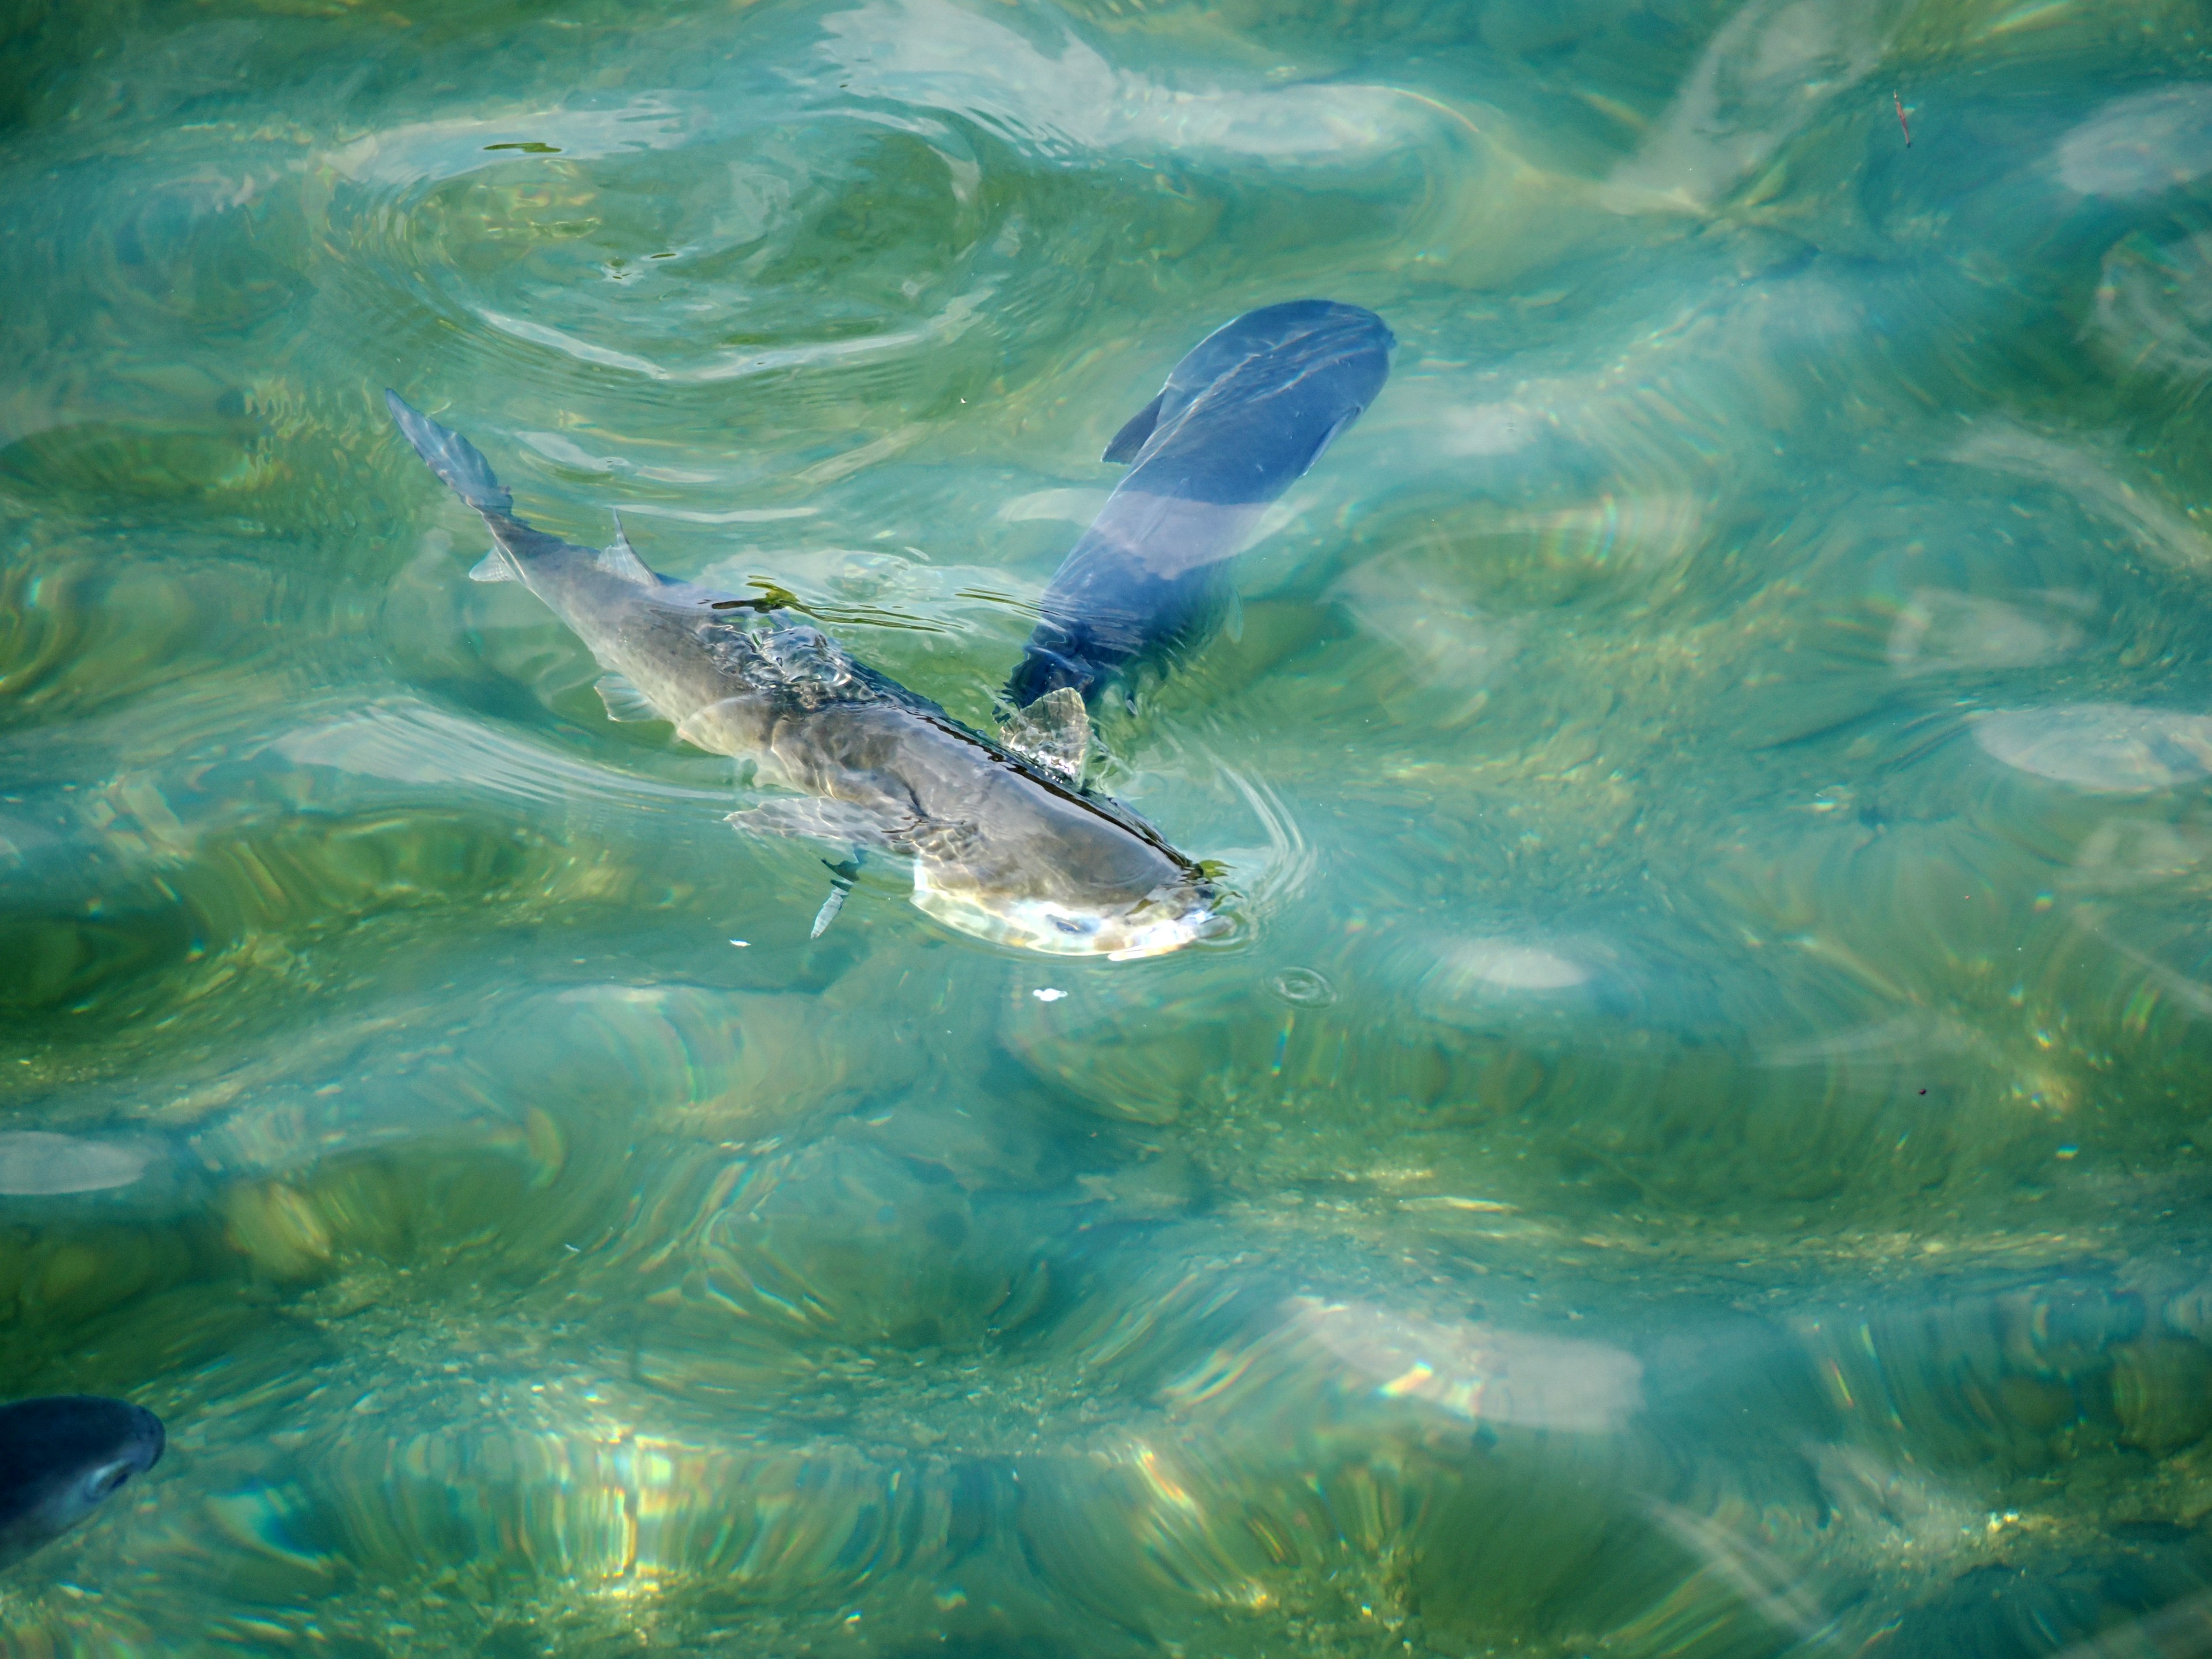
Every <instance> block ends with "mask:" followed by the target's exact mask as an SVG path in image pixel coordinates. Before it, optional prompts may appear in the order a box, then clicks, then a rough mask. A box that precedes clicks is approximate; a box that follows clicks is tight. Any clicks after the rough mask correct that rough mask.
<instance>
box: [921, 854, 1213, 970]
mask: <svg viewBox="0 0 2212 1659" xmlns="http://www.w3.org/2000/svg"><path fill="white" fill-rule="evenodd" d="M914 902H915V905H916V906H918V907H919V908H921V910H923V911H924V912H926V913H927V914H928V915H933V916H934V917H936V918H937V920H938V921H941V922H943V923H944V924H945V926H946V927H951V928H953V929H955V930H957V932H960V933H966V934H969V936H970V937H972V938H975V939H987V940H989V941H990V942H991V943H993V944H994V945H1011V946H1012V947H1013V948H1014V949H1016V950H1020V951H1040V952H1042V953H1043V954H1044V955H1046V956H1055V957H1106V958H1107V959H1108V960H1109V961H1111V962H1134V961H1137V960H1139V959H1140V958H1142V957H1158V956H1165V955H1166V954H1167V953H1168V952H1169V951H1179V950H1181V949H1182V947H1183V946H1184V945H1190V944H1193V943H1194V942H1196V941H1197V940H1199V939H1211V938H1212V937H1214V936H1215V935H1217V934H1218V933H1222V932H1224V931H1225V928H1226V927H1227V925H1228V924H1227V918H1226V916H1225V914H1224V910H1223V895H1222V891H1221V890H1220V889H1219V887H1218V886H1217V885H1216V884H1214V883H1213V882H1212V881H1211V880H1209V879H1207V878H1206V877H1205V876H1203V875H1201V874H1200V873H1198V872H1196V871H1195V870H1173V871H1171V872H1169V873H1167V874H1166V876H1165V878H1164V879H1163V880H1161V881H1159V882H1158V883H1157V884H1154V885H1152V886H1151V887H1149V888H1144V889H1134V888H1132V887H1128V886H1122V887H1115V886H1111V885H1107V884H1101V883H1096V882H1089V881H1085V880H1082V879H1079V878H1077V877H1076V876H1075V874H1074V873H1073V872H1061V871H1050V870H1047V871H1042V872H1038V873H1037V875H1036V876H1035V877H1032V878H1030V879H1020V878H1012V879H1009V878H1008V876H1007V872H1005V871H1003V870H995V871H994V870H989V869H987V868H986V867H984V866H981V865H980V864H979V862H978V861H975V860H948V859H932V858H927V857H924V858H920V859H917V860H915V870H914Z"/></svg>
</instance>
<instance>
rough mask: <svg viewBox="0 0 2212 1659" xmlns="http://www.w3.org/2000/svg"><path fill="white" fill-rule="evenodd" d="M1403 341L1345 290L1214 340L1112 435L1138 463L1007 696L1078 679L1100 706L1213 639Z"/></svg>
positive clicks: (1047, 603)
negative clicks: (1297, 498) (1244, 573)
mask: <svg viewBox="0 0 2212 1659" xmlns="http://www.w3.org/2000/svg"><path fill="white" fill-rule="evenodd" d="M1396 344H1397V340H1396V337H1395V336H1393V335H1392V334H1391V332H1390V331H1389V327H1388V326H1386V325H1384V323H1383V319H1381V318H1380V317H1377V316H1376V314H1375V313H1373V312H1371V311H1366V310H1363V309H1362V308H1361V307H1358V306H1350V305H1341V304H1339V303H1337V302H1336V301H1330V300H1293V301H1289V302H1287V303H1285V304H1283V305H1274V306H1267V307H1262V308H1261V309H1260V310H1258V311H1249V312H1247V313H1244V314H1243V316H1241V317H1239V318H1237V319H1236V320H1235V321H1234V322H1231V323H1229V324H1226V325H1224V326H1222V327H1221V328H1218V329H1217V330H1215V331H1213V332H1212V334H1210V335H1208V336H1207V337H1206V338H1205V339H1204V340H1202V341H1200V343H1199V344H1198V345H1197V346H1196V347H1195V348H1194V349H1192V350H1191V351H1190V353H1189V354H1188V356H1185V357H1184V358H1183V360H1182V362H1179V363H1177V364H1176V366H1175V368H1174V370H1173V372H1172V373H1170V374H1169V376H1168V380H1167V385H1166V386H1164V387H1163V388H1162V389H1161V392H1160V394H1159V396H1158V397H1157V398H1153V399H1152V402H1151V403H1149V404H1146V405H1145V407H1144V408H1143V409H1142V410H1139V412H1138V413H1137V415H1136V416H1135V417H1134V418H1133V419H1132V420H1131V421H1130V422H1128V424H1127V425H1126V426H1124V427H1123V428H1121V431H1120V432H1119V433H1117V434H1116V435H1115V438H1114V441H1113V442H1112V443H1110V444H1109V445H1108V446H1107V447H1106V453H1105V457H1104V459H1107V460H1109V461H1129V462H1132V463H1133V465H1131V467H1130V469H1129V471H1128V473H1127V476H1126V477H1123V478H1122V480H1121V484H1120V485H1119V487H1118V488H1116V489H1115V491H1114V493H1113V495H1112V496H1110V497H1109V499H1108V501H1107V502H1106V505H1105V506H1104V507H1103V508H1101V509H1100V511H1099V513H1098V516H1097V520H1094V521H1093V522H1092V524H1091V528H1090V529H1089V530H1087V531H1086V532H1084V535H1083V538H1082V539H1081V540H1080V541H1079V542H1077V543H1076V544H1075V546H1074V548H1073V550H1071V551H1070V552H1069V553H1068V556H1067V557H1066V559H1065V560H1063V561H1062V562H1061V563H1060V569H1059V571H1058V572H1057V573H1056V574H1054V577H1053V579H1052V583H1051V586H1048V587H1047V588H1046V590H1045V594H1044V601H1043V612H1044V614H1043V616H1042V618H1041V619H1040V620H1039V621H1038V623H1037V625H1036V629H1035V631H1034V632H1032V633H1031V634H1030V641H1029V645H1028V648H1027V649H1026V650H1025V652H1024V654H1023V657H1022V660H1021V662H1020V663H1019V664H1018V665H1017V666H1016V668H1015V670H1014V672H1013V676H1012V678H1011V679H1010V680H1009V681H1008V682H1007V685H1006V700H1007V701H1008V702H1010V703H1011V704H1012V706H1013V707H1014V708H1025V707H1027V706H1028V705H1029V704H1030V703H1033V702H1036V700H1037V699H1038V698H1040V697H1042V696H1045V695H1047V694H1048V693H1049V692H1053V691H1055V690H1060V688H1062V687H1072V688H1073V690H1076V691H1079V692H1080V693H1081V694H1082V696H1083V698H1084V700H1085V702H1090V703H1095V702H1097V698H1098V697H1099V696H1100V695H1101V694H1103V692H1104V691H1106V690H1108V689H1109V688H1114V687H1121V688H1123V689H1127V684H1128V683H1129V681H1130V679H1131V678H1132V677H1133V676H1134V675H1135V674H1136V673H1138V672H1139V671H1141V670H1143V669H1144V668H1146V667H1148V666H1150V667H1162V666H1164V665H1167V664H1168V663H1170V662H1171V661H1172V660H1173V659H1175V658H1176V656H1177V655H1179V654H1182V653H1187V652H1188V651H1190V650H1193V649H1194V648H1196V647H1198V646H1199V645H1200V644H1202V643H1203V642H1204V641H1206V638H1207V637H1208V636H1209V635H1212V632H1213V630H1214V629H1215V628H1216V627H1217V626H1218V623H1219V621H1220V618H1221V615H1222V612H1223V610H1224V608H1225V605H1226V603H1227V600H1228V597H1229V573H1230V568H1231V563H1232V562H1233V561H1234V560H1235V558H1236V556H1237V554H1238V553H1239V552H1240V551H1242V550H1243V547H1244V545H1245V544H1246V543H1247V542H1248V541H1249V539H1250V538H1251V536H1252V533H1253V532H1254V531H1255V529H1256V528H1257V527H1258V525H1259V521H1260V519H1261V515H1262V514H1263V513H1265V512H1266V511H1267V507H1269V506H1270V505H1271V504H1272V503H1273V501H1276V500H1277V499H1278V498H1279V496H1281V495H1282V494H1283V492H1284V491H1285V489H1289V488H1290V487H1291V484H1292V483H1295V482H1297V479H1298V477H1300V476H1301V475H1303V474H1304V472H1305V471H1306V470H1307V469H1308V468H1309V467H1310V466H1311V465H1313V464H1314V463H1315V462H1316V460H1318V459H1320V458H1321V455H1322V452H1323V451H1324V450H1326V449H1327V448H1328V446H1329V445H1330V443H1331V442H1332V441H1334V439H1335V438H1336V436H1337V435H1339V434H1340V433H1341V432H1342V431H1343V430H1344V429H1345V428H1346V427H1348V426H1350V425H1351V424H1352V422H1353V421H1355V420H1357V419H1358V417H1359V415H1360V412H1361V411H1362V410H1364V409H1365V408H1366V407H1367V405H1368V404H1370V403H1371V402H1372V401H1373V400H1374V398H1375V395H1376V393H1377V392H1380V391H1381V390H1382V388H1383V382H1384V380H1387V379H1389V374H1390V354H1391V351H1392V349H1393V348H1395V346H1396Z"/></svg>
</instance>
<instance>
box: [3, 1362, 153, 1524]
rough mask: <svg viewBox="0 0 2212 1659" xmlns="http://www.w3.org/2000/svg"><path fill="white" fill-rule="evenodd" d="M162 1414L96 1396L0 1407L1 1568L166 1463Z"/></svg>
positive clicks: (75, 1522) (23, 1402) (19, 1403)
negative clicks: (162, 1461) (146, 1473)
mask: <svg viewBox="0 0 2212 1659" xmlns="http://www.w3.org/2000/svg"><path fill="white" fill-rule="evenodd" d="M166 1444H167V1436H166V1435H165V1434H164V1433H163V1432H162V1429H161V1419H160V1418H158V1417H156V1416H155V1415H154V1413H151V1412H149V1411H148V1410H147V1409H146V1408H145V1407H143V1406H133V1405H131V1404H130V1403H129V1402H128V1401H121V1400H105V1399H102V1398H101V1397H100V1396H99V1395H89V1394H70V1395H53V1396H52V1397H49V1398H47V1399H43V1400H18V1401H14V1402H13V1403H11V1404H9V1405H5V1406H0V1567H6V1566H9V1565H13V1564H14V1563H15V1562H17V1561H20V1560H21V1559H23V1558H24V1557H25V1556H27V1555H29V1554H30V1553H32V1552H33V1551H34V1550H36V1549H39V1548H40V1547H42V1546H44V1545H46V1544H49V1543H52V1541H54V1540H55V1539H57V1538H58V1537H60V1536H61V1534H64V1533H65V1532H67V1531H68V1530H69V1529H70V1528H71V1527H74V1526H76V1524H77V1522H80V1521H82V1520H83V1519H85V1517H86V1516H89V1515H90V1514H91V1513H92V1512H93V1511H94V1510H96V1509H98V1508H99V1507H100V1504H102V1503H104V1502H106V1500H107V1499H108V1498H112V1497H113V1496H114V1495H115V1494H116V1493H117V1492H119V1491H121V1490H122V1489H123V1487H124V1486H126V1485H128V1484H129V1482H130V1480H131V1477H132V1476H133V1475H137V1474H144V1473H145V1472H146V1471H147V1470H148V1469H150V1468H153V1467H154V1465H155V1464H156V1463H158V1462H161V1451H162V1449H163V1447H164V1446H165V1445H166Z"/></svg>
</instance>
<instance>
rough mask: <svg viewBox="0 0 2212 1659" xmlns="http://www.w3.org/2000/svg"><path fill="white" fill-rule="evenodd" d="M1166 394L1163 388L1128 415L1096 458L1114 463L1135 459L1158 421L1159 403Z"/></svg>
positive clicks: (1162, 401)
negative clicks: (1141, 406)
mask: <svg viewBox="0 0 2212 1659" xmlns="http://www.w3.org/2000/svg"><path fill="white" fill-rule="evenodd" d="M1167 395H1168V394H1167V392H1166V390H1165V389H1164V388H1163V389H1162V391H1161V392H1160V394H1159V396H1158V397H1157V398H1153V399H1152V402H1150V403H1148V404H1146V405H1145V406H1144V407H1143V408H1142V409H1140V410H1138V411H1137V412H1136V413H1135V414H1133V415H1132V416H1129V419H1128V421H1127V424H1125V425H1124V426H1123V427H1122V428H1121V430H1120V431H1119V432H1117V433H1115V435H1114V441H1113V442H1111V443H1109V444H1108V445H1107V446H1106V453H1104V454H1103V455H1101V456H1100V457H1099V458H1098V459H1100V460H1102V461H1113V462H1115V463H1116V464H1118V463H1120V462H1122V461H1133V460H1135V459H1137V452H1138V451H1139V450H1140V449H1142V448H1143V447H1145V440H1146V439H1147V438H1149V437H1151V436H1152V428H1154V427H1156V426H1158V424H1159V423H1160V404H1162V403H1164V402H1165V401H1166V399H1167Z"/></svg>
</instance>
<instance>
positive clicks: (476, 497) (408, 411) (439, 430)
mask: <svg viewBox="0 0 2212 1659" xmlns="http://www.w3.org/2000/svg"><path fill="white" fill-rule="evenodd" d="M384 401H385V403H386V405H387V406H388V407H389V408H390V409H391V410H392V420H393V421H394V422H396V423H397V424H398V428H399V429H400V431H402V432H403V433H404V434H406V435H407V441H408V442H409V443H410V444H412V445H414V446H415V453H416V454H417V455H420V456H421V457H422V459H423V462H424V464H425V465H428V467H429V469H430V471H433V472H435V473H436V474H437V475H438V476H439V477H441V478H442V479H444V480H445V481H446V483H447V485H448V486H449V487H450V488H451V489H453V493H454V494H455V495H459V497H460V498H461V499H462V500H463V501H466V502H467V503H468V504H469V505H470V506H471V507H474V508H476V510H477V512H479V513H483V515H484V516H485V517H486V518H488V519H489V518H501V519H507V518H512V517H513V515H514V497H513V495H512V494H510V493H509V492H508V490H507V486H506V485H505V484H503V483H500V481H499V479H498V478H497V477H495V476H494V474H493V472H492V470H491V463H490V462H489V461H488V460H486V459H484V458H483V451H482V450H480V449H478V448H477V447H476V446H475V445H474V444H472V443H471V442H470V441H468V440H467V439H466V438H464V437H463V436H461V435H460V434H459V433H458V432H456V431H454V430H453V428H451V427H445V426H441V425H439V424H438V422H435V421H434V420H432V419H431V418H430V417H429V416H428V415H425V414H423V413H422V411H421V410H417V409H414V408H412V407H410V405H409V404H408V403H407V401H406V400H405V399H404V398H402V397H401V396H400V395H399V394H398V392H392V391H386V392H385V394H384Z"/></svg>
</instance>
